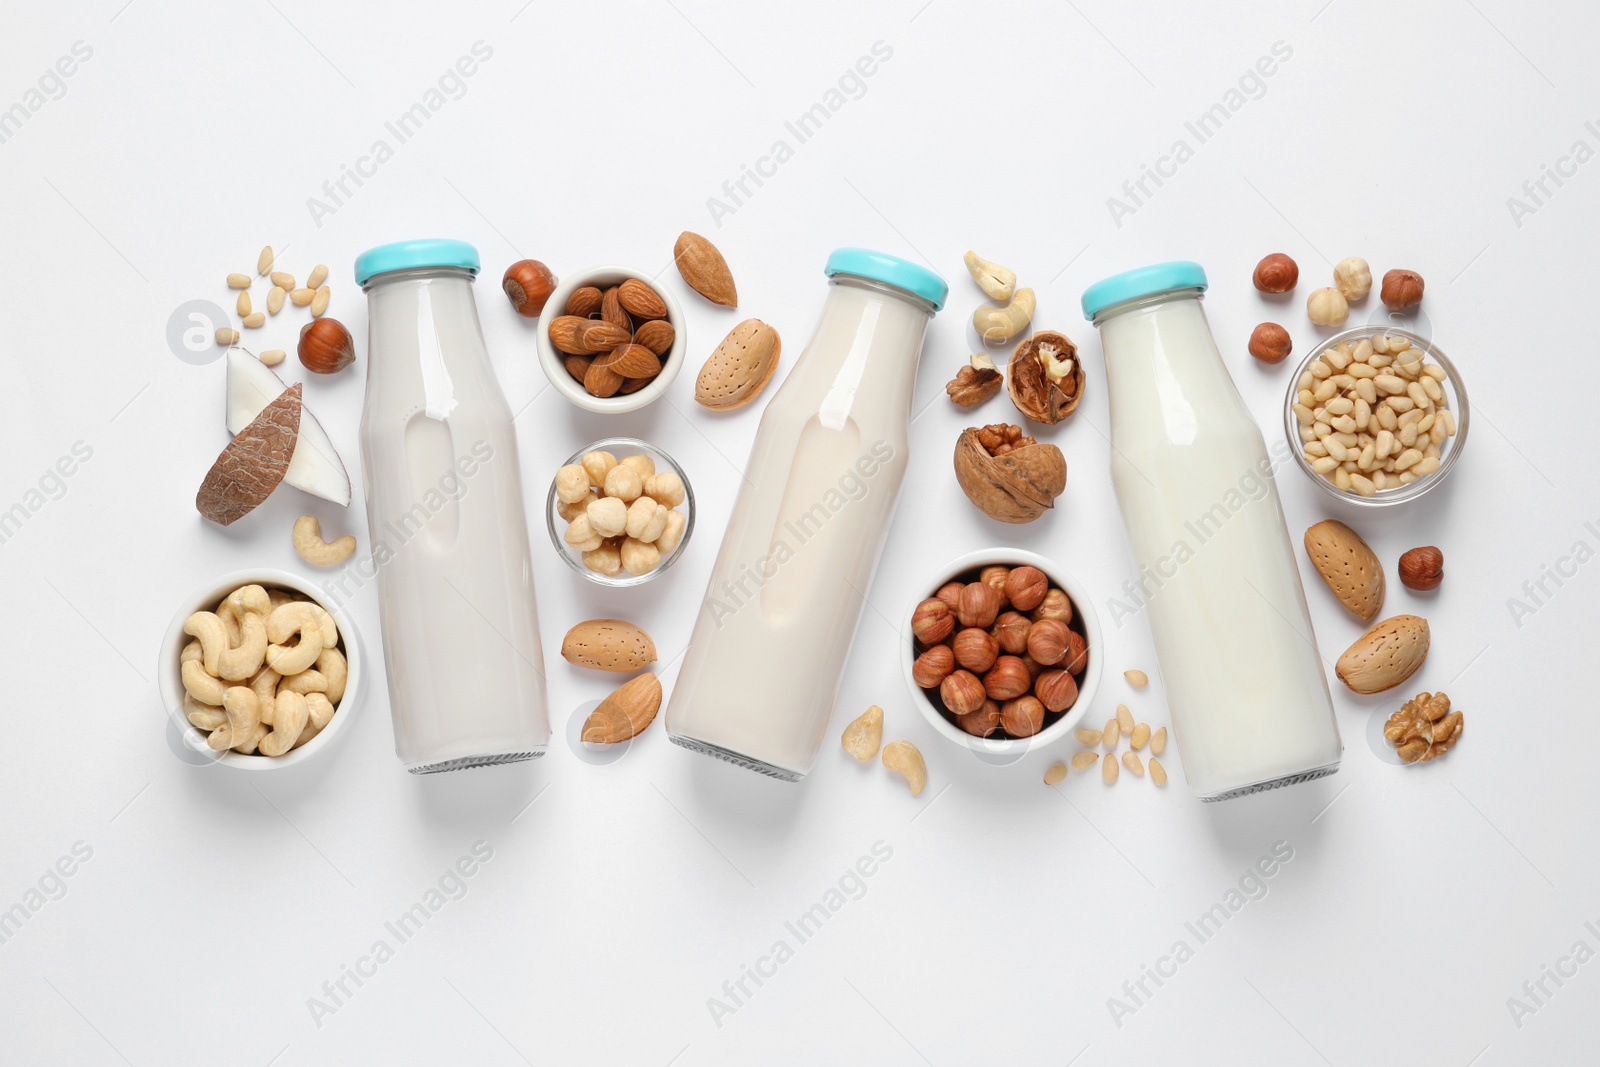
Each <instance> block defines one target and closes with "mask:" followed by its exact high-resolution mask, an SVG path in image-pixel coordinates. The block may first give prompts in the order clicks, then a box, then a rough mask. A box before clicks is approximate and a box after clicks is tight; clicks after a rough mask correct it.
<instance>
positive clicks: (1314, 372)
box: [1311, 359, 1333, 378]
mask: <svg viewBox="0 0 1600 1067" xmlns="http://www.w3.org/2000/svg"><path fill="white" fill-rule="evenodd" d="M1332 375H1333V368H1332V367H1330V366H1328V365H1327V364H1326V363H1324V362H1322V360H1320V359H1319V360H1317V361H1316V362H1315V363H1313V364H1311V376H1312V377H1313V378H1328V377H1331V376H1332Z"/></svg>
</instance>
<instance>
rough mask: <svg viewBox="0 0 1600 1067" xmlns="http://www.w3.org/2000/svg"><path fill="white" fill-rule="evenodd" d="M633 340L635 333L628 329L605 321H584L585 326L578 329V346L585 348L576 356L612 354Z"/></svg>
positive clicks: (558, 320) (576, 353)
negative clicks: (618, 347)
mask: <svg viewBox="0 0 1600 1067" xmlns="http://www.w3.org/2000/svg"><path fill="white" fill-rule="evenodd" d="M563 317H565V316H563ZM556 321H557V322H560V321H561V320H560V319H557V320H556ZM632 339H633V331H632V330H630V329H627V328H626V327H623V326H618V325H616V324H614V323H610V322H606V321H604V320H603V319H584V320H583V325H582V326H581V327H579V329H578V344H580V345H582V346H583V347H582V348H580V349H579V350H578V351H577V352H575V353H574V355H579V356H587V355H593V354H595V353H598V352H610V351H611V350H612V349H614V348H616V347H617V346H618V345H625V344H627V343H628V342H629V341H630V340H632Z"/></svg>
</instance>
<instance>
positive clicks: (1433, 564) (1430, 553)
mask: <svg viewBox="0 0 1600 1067" xmlns="http://www.w3.org/2000/svg"><path fill="white" fill-rule="evenodd" d="M1443 581H1444V553H1443V552H1440V551H1439V550H1438V549H1437V548H1434V547H1433V546H1432V545H1428V546H1427V547H1426V548H1413V549H1411V550H1410V551H1409V552H1407V553H1406V554H1405V555H1403V556H1401V557H1400V582H1401V584H1403V585H1404V586H1405V587H1406V588H1407V589H1414V590H1416V591H1417V592H1419V593H1426V592H1428V591H1429V590H1432V589H1437V588H1439V583H1441V582H1443Z"/></svg>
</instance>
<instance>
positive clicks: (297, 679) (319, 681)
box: [278, 653, 328, 696]
mask: <svg viewBox="0 0 1600 1067" xmlns="http://www.w3.org/2000/svg"><path fill="white" fill-rule="evenodd" d="M324 654H326V653H324ZM318 658H319V659H320V658H321V657H320V656H319V657H318ZM327 691H328V679H327V678H326V677H324V676H323V674H322V672H321V671H319V670H317V669H316V668H315V667H312V668H310V669H308V670H303V671H301V672H300V673H299V674H294V675H290V676H289V677H288V678H285V679H284V680H283V683H282V684H281V685H279V686H278V692H280V693H299V694H300V695H301V696H307V695H308V694H311V693H326V692H327Z"/></svg>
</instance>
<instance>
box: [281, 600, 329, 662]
mask: <svg viewBox="0 0 1600 1067" xmlns="http://www.w3.org/2000/svg"><path fill="white" fill-rule="evenodd" d="M318 612H322V609H321V608H319V607H317V605H315V604H312V603H311V602H309V601H305V600H296V601H293V602H291V603H288V604H285V605H283V606H282V607H280V608H274V609H273V611H272V614H271V615H269V616H267V640H269V641H271V642H272V644H270V645H268V646H267V666H269V667H271V668H272V669H273V670H275V671H277V672H278V673H279V674H281V675H283V676H284V677H286V678H287V677H289V676H290V675H294V674H299V673H300V672H301V671H303V670H305V669H306V668H307V667H310V666H311V665H312V664H313V663H315V662H316V661H317V657H318V656H320V655H322V647H323V646H322V620H321V619H320V618H318V615H317V613H318ZM322 614H327V613H326V612H322ZM296 633H298V634H299V635H300V641H299V643H298V644H294V645H285V644H284V642H285V641H287V640H289V638H290V637H291V636H293V635H294V634H296Z"/></svg>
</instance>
